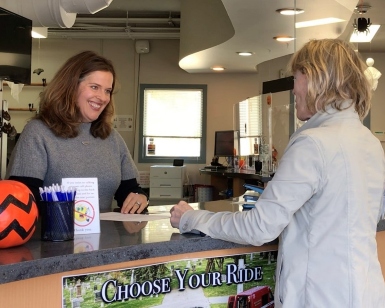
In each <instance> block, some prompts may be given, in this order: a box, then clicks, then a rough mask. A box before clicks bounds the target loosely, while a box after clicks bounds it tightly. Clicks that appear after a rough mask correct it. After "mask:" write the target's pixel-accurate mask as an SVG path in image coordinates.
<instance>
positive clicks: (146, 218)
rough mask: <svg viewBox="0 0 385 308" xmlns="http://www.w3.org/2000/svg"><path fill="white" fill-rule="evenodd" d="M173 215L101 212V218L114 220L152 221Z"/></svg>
mask: <svg viewBox="0 0 385 308" xmlns="http://www.w3.org/2000/svg"><path fill="white" fill-rule="evenodd" d="M170 216H171V215H152V214H151V215H145V214H122V213H118V212H107V213H101V214H100V220H113V221H152V220H160V219H170Z"/></svg>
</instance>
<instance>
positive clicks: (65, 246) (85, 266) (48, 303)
mask: <svg viewBox="0 0 385 308" xmlns="http://www.w3.org/2000/svg"><path fill="white" fill-rule="evenodd" d="M192 205H193V206H194V207H195V208H197V209H198V208H199V209H207V210H210V211H214V212H218V211H232V212H234V211H238V210H239V205H238V204H233V203H231V202H230V201H229V200H219V201H212V202H205V203H203V202H202V203H194V204H192ZM170 208H171V206H152V207H151V206H150V208H149V212H150V214H162V215H165V214H167V215H169V209H170ZM382 230H385V223H384V221H382V222H381V223H380V224H379V226H378V231H379V232H378V239H377V241H378V247H379V256H380V261H381V263H382V266H383V272H385V232H381V231H382ZM276 250H277V241H274V242H272V243H269V244H266V245H263V246H261V247H253V246H248V245H239V244H234V243H230V242H226V241H221V240H214V239H211V238H210V237H201V236H200V235H195V234H187V235H181V234H180V233H179V231H178V230H177V229H174V228H172V227H171V226H170V223H169V219H168V218H167V219H166V218H165V219H160V220H154V221H148V222H147V221H142V222H116V221H101V233H100V234H89V235H75V239H74V240H73V241H67V242H43V241H41V240H40V230H37V231H36V232H35V233H34V235H33V237H32V238H31V239H30V240H29V241H28V242H27V243H26V244H24V245H22V246H19V247H13V248H9V249H1V250H0V298H1V301H0V302H1V307H12V308H19V307H20V308H21V307H23V308H24V307H40V308H43V307H60V306H61V305H60V303H61V301H62V297H63V295H62V287H63V282H62V281H63V280H62V277H63V276H68V275H82V274H84V275H86V274H87V273H95V272H103V271H113V270H118V269H122V268H132V267H139V266H146V265H150V264H157V263H161V262H169V261H172V260H180V259H186V258H190V259H191V258H200V257H202V256H204V257H205V258H207V257H210V256H212V257H215V256H221V255H236V254H246V253H262V252H263V253H264V252H272V251H276ZM31 303H33V305H32V304H31ZM67 307H68V306H67Z"/></svg>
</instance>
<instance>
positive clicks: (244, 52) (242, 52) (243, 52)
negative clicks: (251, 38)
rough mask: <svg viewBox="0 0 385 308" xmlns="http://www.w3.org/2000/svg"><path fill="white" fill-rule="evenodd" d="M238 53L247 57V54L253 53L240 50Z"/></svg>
mask: <svg viewBox="0 0 385 308" xmlns="http://www.w3.org/2000/svg"><path fill="white" fill-rule="evenodd" d="M237 54H238V55H239V56H244V57H247V56H251V55H252V54H253V53H252V52H251V51H238V52H237Z"/></svg>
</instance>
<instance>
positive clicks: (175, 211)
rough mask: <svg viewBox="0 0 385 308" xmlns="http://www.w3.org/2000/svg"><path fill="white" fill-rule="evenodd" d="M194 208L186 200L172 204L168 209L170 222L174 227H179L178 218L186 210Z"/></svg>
mask: <svg viewBox="0 0 385 308" xmlns="http://www.w3.org/2000/svg"><path fill="white" fill-rule="evenodd" d="M192 210H194V209H193V208H192V207H191V206H190V205H189V204H188V203H187V202H186V201H179V203H178V204H177V205H174V206H173V207H172V208H171V210H170V214H171V217H170V223H171V226H173V227H174V228H178V229H179V223H180V219H181V218H182V216H183V214H184V213H186V212H187V211H192Z"/></svg>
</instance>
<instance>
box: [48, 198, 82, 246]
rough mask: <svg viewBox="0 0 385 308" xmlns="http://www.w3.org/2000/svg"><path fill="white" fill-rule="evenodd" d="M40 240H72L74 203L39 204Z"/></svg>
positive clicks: (49, 202)
mask: <svg viewBox="0 0 385 308" xmlns="http://www.w3.org/2000/svg"><path fill="white" fill-rule="evenodd" d="M41 204H42V207H41V239H42V240H43V241H53V242H61V241H68V240H73V239H74V210H75V202H74V201H44V202H41Z"/></svg>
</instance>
